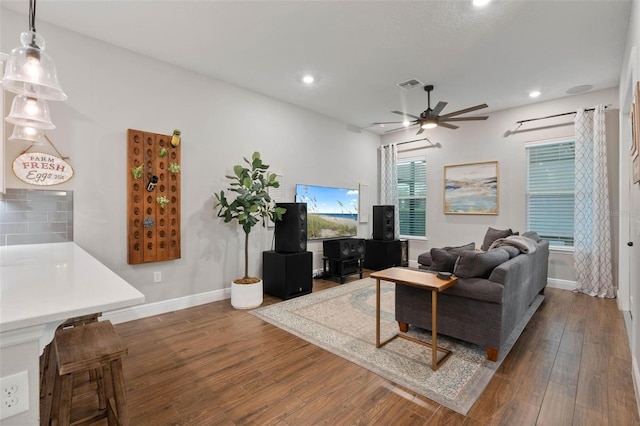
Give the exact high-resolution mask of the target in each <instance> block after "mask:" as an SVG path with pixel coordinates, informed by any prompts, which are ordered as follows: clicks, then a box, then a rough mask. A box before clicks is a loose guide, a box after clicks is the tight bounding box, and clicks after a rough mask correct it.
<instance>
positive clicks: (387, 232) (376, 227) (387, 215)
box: [373, 205, 396, 241]
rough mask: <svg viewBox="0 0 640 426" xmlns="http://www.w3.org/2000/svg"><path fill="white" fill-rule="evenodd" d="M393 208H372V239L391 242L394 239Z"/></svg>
mask: <svg viewBox="0 0 640 426" xmlns="http://www.w3.org/2000/svg"><path fill="white" fill-rule="evenodd" d="M395 223H396V220H395V208H394V206H391V205H385V206H373V239H374V240H382V241H391V240H393V239H394V238H395Z"/></svg>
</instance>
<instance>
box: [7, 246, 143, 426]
mask: <svg viewBox="0 0 640 426" xmlns="http://www.w3.org/2000/svg"><path fill="white" fill-rule="evenodd" d="M143 302H144V295H143V294H142V293H140V292H139V291H138V290H137V289H135V288H134V287H133V286H131V285H130V284H129V283H127V282H126V281H125V280H123V279H122V278H121V277H119V276H118V275H117V274H116V273H114V272H113V271H111V270H110V269H109V268H107V267H106V266H105V265H103V264H102V263H100V262H99V261H98V260H97V259H96V258H94V257H93V256H91V255H90V254H89V253H87V252H86V251H84V250H83V249H82V248H81V247H80V246H78V245H77V244H75V243H72V242H69V243H52V244H28V245H18V246H2V247H0V361H1V362H0V377H6V376H12V375H13V374H17V373H21V372H24V371H27V372H28V390H27V391H28V396H29V408H28V409H27V410H26V411H25V412H22V413H20V414H17V415H15V416H11V417H10V418H9V419H7V420H0V423H2V422H4V421H8V422H9V421H10V424H12V425H14V424H15V425H37V424H39V355H40V354H41V353H42V350H43V349H44V347H45V346H46V345H47V344H48V343H49V342H51V340H52V339H53V334H54V332H55V329H56V328H57V327H58V326H59V325H60V324H62V323H63V322H64V321H65V320H67V319H68V318H72V317H76V316H80V315H86V314H92V313H96V312H108V311H112V310H114V309H120V308H125V307H128V306H133V305H137V304H140V303H143ZM0 414H2V413H0ZM8 424H9V423H8Z"/></svg>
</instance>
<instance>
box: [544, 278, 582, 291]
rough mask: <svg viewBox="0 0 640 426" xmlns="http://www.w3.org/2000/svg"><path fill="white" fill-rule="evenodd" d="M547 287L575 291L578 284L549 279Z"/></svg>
mask: <svg viewBox="0 0 640 426" xmlns="http://www.w3.org/2000/svg"><path fill="white" fill-rule="evenodd" d="M547 286H548V287H553V288H559V289H561V290H569V291H574V290H575V289H576V282H575V281H570V280H561V279H560V278H547Z"/></svg>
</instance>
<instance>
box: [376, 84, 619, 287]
mask: <svg viewBox="0 0 640 426" xmlns="http://www.w3.org/2000/svg"><path fill="white" fill-rule="evenodd" d="M596 104H605V105H611V107H610V111H609V112H607V132H608V134H607V137H608V141H609V143H610V145H611V146H610V153H609V155H610V156H612V157H613V158H617V155H618V154H617V141H618V119H617V117H618V115H617V114H618V111H617V108H618V92H617V89H608V90H601V91H594V92H590V93H586V94H582V95H576V96H572V97H567V98H563V99H559V100H555V101H548V102H539V103H536V104H532V105H528V106H524V107H520V108H513V109H509V110H503V111H498V112H494V113H491V114H489V115H490V117H489V119H488V120H487V121H479V122H472V121H471V122H463V123H460V128H459V129H456V130H450V129H445V128H436V129H433V130H431V131H429V130H428V131H425V132H424V133H423V134H422V135H421V136H424V135H428V137H429V138H430V140H431V142H433V143H436V144H440V145H441V146H440V147H439V148H426V149H414V148H416V147H417V146H420V145H421V144H424V142H416V143H411V144H405V145H401V146H400V148H399V149H405V150H407V149H409V150H410V151H407V152H405V153H403V154H402V155H405V156H415V155H420V154H426V157H427V199H428V201H427V236H428V240H427V241H420V240H412V241H410V243H409V247H410V258H411V259H414V260H415V259H416V258H417V256H418V255H419V254H420V253H421V252H424V251H427V250H429V249H430V248H432V247H442V246H446V245H461V244H466V243H469V242H471V241H475V243H476V245H477V246H479V245H481V244H482V239H483V238H484V234H485V232H486V230H487V227H489V226H491V227H493V228H497V229H506V228H511V229H513V230H514V231H520V232H523V231H525V230H526V199H525V191H526V165H525V164H526V163H525V155H526V154H525V143H527V142H530V141H537V140H545V139H556V138H562V137H567V138H571V137H573V116H566V117H563V118H557V119H550V120H544V121H536V122H532V123H528V124H525V125H523V126H522V127H521V128H520V129H519V132H517V133H514V134H509V135H507V132H508V131H514V130H516V128H517V125H516V121H519V120H526V119H530V118H537V117H545V116H548V115H553V114H560V113H564V112H569V111H575V110H576V109H578V108H589V107H593V106H594V105H596ZM445 112H446V111H445ZM414 113H415V111H414ZM477 115H482V110H480V111H478V113H477ZM416 131H417V130H416V129H414V128H413V129H412V131H408V132H406V133H405V132H396V133H391V134H387V135H385V136H383V137H382V143H383V144H387V143H391V142H402V141H409V140H414V139H417V138H420V137H421V136H416V135H415V132H416ZM482 161H498V176H499V214H498V215H450V214H447V215H445V214H444V213H443V211H442V199H443V179H444V176H443V175H444V172H443V170H444V166H445V165H452V164H462V163H474V162H482ZM614 165H615V164H614ZM610 175H611V176H617V169H612V170H610ZM616 182H617V178H615V179H613V183H614V184H615V183H616ZM616 187H617V186H616ZM616 200H617V198H616V199H614V200H613V201H612V202H614V203H615V202H616ZM616 230H617V228H616ZM549 277H550V278H551V279H556V280H566V281H574V279H575V277H574V271H573V255H572V253H558V252H553V253H552V254H551V256H550V261H549Z"/></svg>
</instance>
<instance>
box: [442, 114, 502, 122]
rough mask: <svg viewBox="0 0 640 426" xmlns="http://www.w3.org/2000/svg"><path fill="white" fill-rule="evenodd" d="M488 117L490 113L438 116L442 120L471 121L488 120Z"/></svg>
mask: <svg viewBox="0 0 640 426" xmlns="http://www.w3.org/2000/svg"><path fill="white" fill-rule="evenodd" d="M487 118H489V116H488V115H483V116H479V117H450V118H447V117H438V121H439V122H442V121H471V120H486V119H487Z"/></svg>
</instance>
